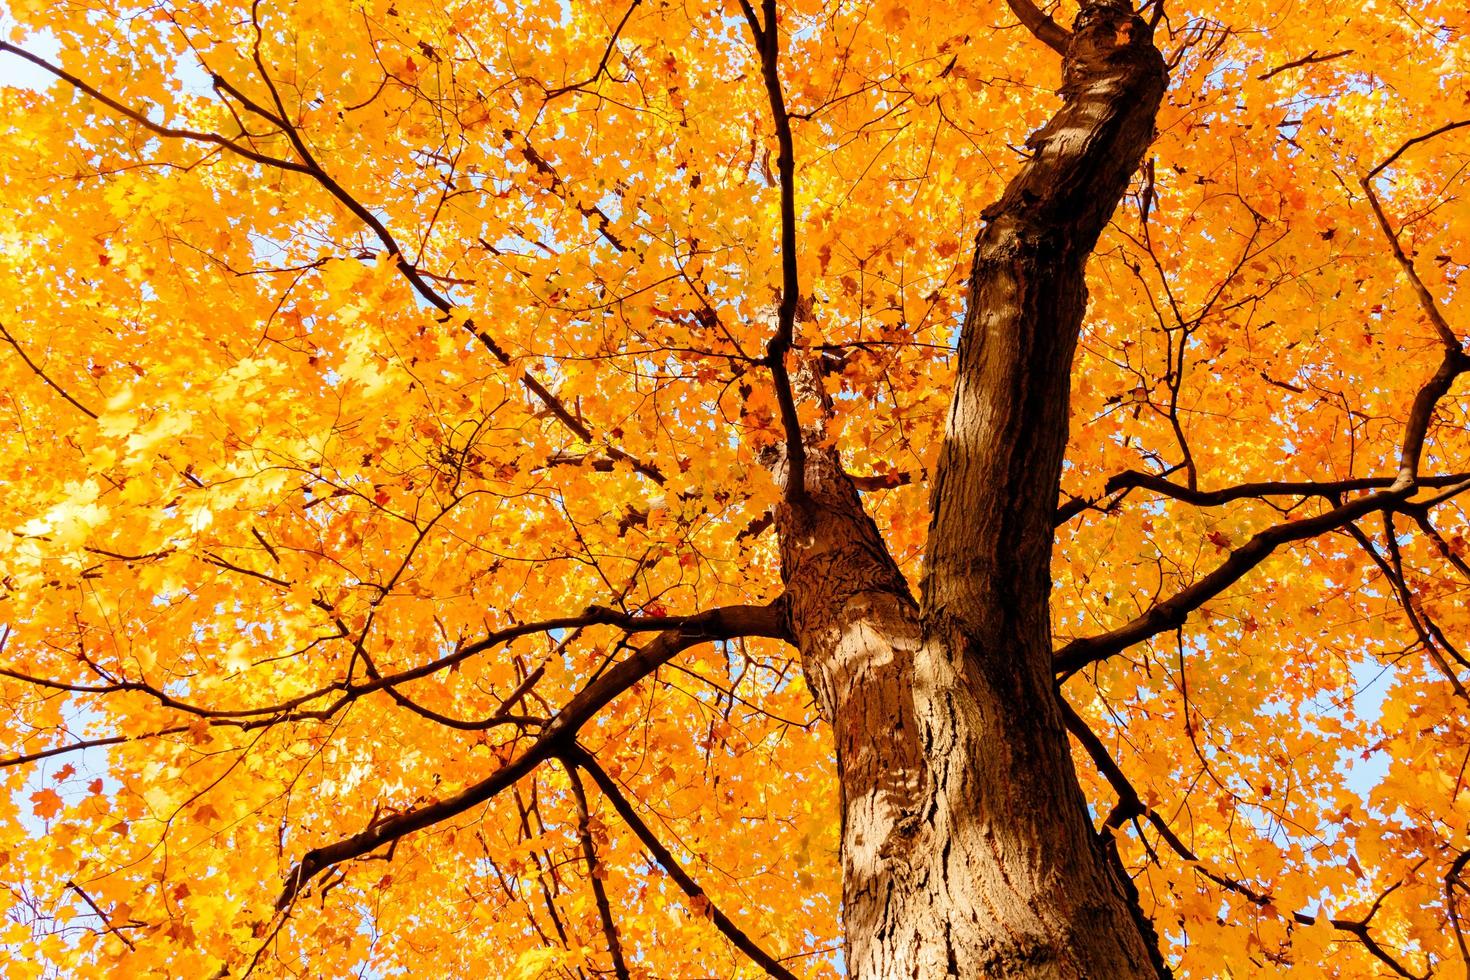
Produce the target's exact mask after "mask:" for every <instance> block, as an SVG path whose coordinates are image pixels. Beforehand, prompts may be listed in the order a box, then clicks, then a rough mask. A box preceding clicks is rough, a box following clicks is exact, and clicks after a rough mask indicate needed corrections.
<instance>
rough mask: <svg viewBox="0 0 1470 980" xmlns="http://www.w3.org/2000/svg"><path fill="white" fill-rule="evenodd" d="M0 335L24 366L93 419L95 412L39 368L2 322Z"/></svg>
mask: <svg viewBox="0 0 1470 980" xmlns="http://www.w3.org/2000/svg"><path fill="white" fill-rule="evenodd" d="M0 337H3V338H4V339H5V342H6V343H7V344H9V345H10V346H11V347H14V348H15V352H16V353H17V354H19V355H20V359H21V360H22V361H25V362H26V367H28V368H30V369H31V373H33V374H34V375H35V376H36V377H38V378H40V379H41V380H42V381H44V382H46V383H47V384H48V385H50V386H51V387H52V388H54V389H55V390H56V393H57V394H58V395H60V396H61V397H62V398H65V399H66V400H67V401H69V402H71V404H72V406H73V407H75V408H76V409H77V410H78V411H79V412H81V413H82V414H83V415H85V416H87V417H88V418H92V419H95V418H96V417H97V413H96V412H94V411H92V410H91V409H90V408H88V407H87V406H85V405H83V404H82V403H81V402H79V401H77V400H76V399H75V398H73V397H72V396H71V395H69V394H67V392H66V389H65V388H63V387H61V385H59V384H57V383H56V382H55V381H52V380H51V376H50V375H48V374H47V373H46V372H45V371H43V370H41V368H40V366H39V365H38V364H36V362H35V361H33V360H31V359H30V357H29V356H27V354H26V352H25V350H24V349H22V348H21V346H20V343H19V342H18V341H17V340H16V339H15V338H14V337H12V336H11V335H10V331H9V330H7V329H6V328H5V324H3V323H0Z"/></svg>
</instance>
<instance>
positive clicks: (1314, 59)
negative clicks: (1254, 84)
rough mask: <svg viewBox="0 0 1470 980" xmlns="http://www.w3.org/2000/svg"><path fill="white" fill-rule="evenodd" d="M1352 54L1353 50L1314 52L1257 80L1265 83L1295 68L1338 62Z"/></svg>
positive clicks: (1264, 74) (1270, 71)
mask: <svg viewBox="0 0 1470 980" xmlns="http://www.w3.org/2000/svg"><path fill="white" fill-rule="evenodd" d="M1352 53H1353V49H1352V48H1348V49H1346V50H1344V51H1334V52H1332V53H1331V54H1318V53H1317V52H1316V51H1313V52H1312V53H1311V54H1308V55H1304V56H1303V57H1300V58H1298V59H1296V60H1295V61H1288V62H1287V63H1286V64H1284V65H1277V66H1276V67H1275V68H1272V69H1270V70H1269V71H1266V72H1264V73H1262V74H1260V75H1257V76H1256V80H1257V81H1262V82H1264V81H1266V80H1267V79H1268V78H1271V77H1273V76H1275V75H1279V74H1281V73H1282V72H1284V71H1291V70H1292V69H1293V68H1301V67H1304V66H1306V65H1320V64H1321V63H1322V62H1324V61H1336V60H1337V59H1338V58H1346V57H1347V56H1348V55H1350V54H1352Z"/></svg>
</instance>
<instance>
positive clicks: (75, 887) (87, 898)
mask: <svg viewBox="0 0 1470 980" xmlns="http://www.w3.org/2000/svg"><path fill="white" fill-rule="evenodd" d="M66 887H67V888H68V889H70V890H71V891H74V892H76V893H77V894H78V895H80V896H81V897H82V901H84V902H86V903H87V905H88V906H89V907H90V908H91V909H92V911H93V912H95V913H97V918H99V919H101V920H102V927H103V928H104V929H106V930H107V931H108V932H110V933H112V934H113V935H114V936H116V937H117V938H119V939H121V940H122V941H123V943H124V944H125V945H126V946H127V947H128V949H131V950H133V951H135V952H136V951H137V949H138V947H137V946H134V945H133V941H132V940H131V939H129V938H128V937H127V936H124V935H123V933H122V930H121V929H119V928H118V927H117V926H115V925H113V924H112V917H111V916H109V915H108V914H107V913H106V912H104V911H102V909H101V908H100V907H99V906H98V905H97V903H96V902H95V901H93V899H92V896H91V895H88V894H87V893H86V891H84V890H83V889H82V886H81V885H79V884H77V883H76V882H75V881H68V882H67V883H66Z"/></svg>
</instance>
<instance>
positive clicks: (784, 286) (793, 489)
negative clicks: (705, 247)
mask: <svg viewBox="0 0 1470 980" xmlns="http://www.w3.org/2000/svg"><path fill="white" fill-rule="evenodd" d="M740 8H741V10H742V11H744V13H745V20H746V23H748V24H749V25H750V32H751V37H752V39H753V40H754V41H755V46H756V50H757V51H758V52H759V53H760V57H761V77H762V79H764V81H765V85H766V99H767V101H768V102H769V103H770V105H771V119H772V121H773V122H774V124H775V127H776V146H777V154H776V173H777V181H778V183H779V185H780V190H781V302H780V305H779V306H778V307H777V308H776V332H775V334H774V335H772V337H771V339H770V341H768V342H767V343H766V356H765V358H764V361H765V364H766V366H767V367H769V368H770V369H771V381H772V384H773V385H774V387H775V390H776V404H777V406H778V407H779V408H780V411H781V425H782V427H783V428H784V429H785V432H786V499H787V500H788V501H790V502H792V503H796V502H798V501H802V500H805V499H806V444H805V442H804V440H803V439H802V434H801V419H800V417H799V416H798V415H797V411H796V395H795V392H794V390H793V388H792V384H791V371H790V368H789V367H788V365H787V363H786V355H787V354H788V353H790V352H791V345H792V341H793V340H794V338H795V335H796V308H797V304H798V302H799V301H800V299H801V277H800V274H799V272H798V269H797V265H796V149H795V143H794V141H793V140H792V136H791V114H790V113H788V112H787V111H786V95H785V93H784V92H783V90H782V88H781V28H780V24H779V23H778V19H777V14H776V0H761V10H762V13H763V15H764V20H765V24H764V26H762V24H761V18H759V17H757V16H756V13H755V9H754V8H753V7H752V6H751V5H750V2H749V0H740Z"/></svg>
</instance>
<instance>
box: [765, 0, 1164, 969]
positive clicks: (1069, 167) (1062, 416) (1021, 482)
mask: <svg viewBox="0 0 1470 980" xmlns="http://www.w3.org/2000/svg"><path fill="white" fill-rule="evenodd" d="M1150 34H1151V32H1150V30H1149V28H1148V27H1147V25H1145V24H1144V23H1143V22H1142V21H1141V20H1140V19H1138V18H1137V17H1136V16H1134V15H1133V13H1132V10H1131V7H1130V6H1128V5H1127V4H1126V3H1124V2H1120V0H1085V2H1084V3H1083V4H1082V10H1081V13H1080V14H1079V16H1078V19H1077V22H1076V25H1075V28H1074V31H1073V34H1072V35H1071V38H1070V41H1069V43H1068V45H1067V53H1066V56H1065V61H1064V82H1063V88H1062V95H1063V98H1064V104H1063V106H1062V108H1061V109H1060V110H1059V111H1058V113H1057V114H1056V116H1055V117H1054V118H1053V119H1052V120H1051V122H1050V123H1048V124H1047V126H1045V127H1044V128H1043V129H1041V130H1040V131H1039V132H1038V133H1036V134H1035V135H1034V136H1033V137H1032V139H1031V140H1030V142H1029V146H1030V148H1031V149H1032V150H1033V151H1034V154H1035V155H1034V156H1033V157H1032V158H1031V159H1030V160H1029V161H1028V162H1027V163H1026V164H1025V165H1024V166H1023V168H1022V170H1021V172H1020V173H1019V174H1018V175H1017V176H1016V177H1015V179H1013V180H1012V181H1011V183H1010V185H1009V186H1008V187H1007V189H1006V191H1005V193H1004V195H1003V196H1002V198H1001V199H1000V201H999V202H997V203H996V204H994V205H993V206H992V207H990V208H989V209H987V211H986V212H985V214H984V217H985V218H986V221H987V224H986V226H985V227H984V228H983V230H982V231H981V232H980V234H979V236H978V237H977V240H976V252H975V261H974V269H973V274H972V278H971V283H970V297H969V307H968V310H967V315H966V320H965V324H964V328H963V332H962V335H961V339H960V347H959V354H958V370H957V375H956V380H955V390H954V397H953V403H952V405H951V410H950V415H949V422H948V426H947V430H946V436H945V444H944V447H943V450H942V453H941V458H940V462H939V467H938V471H937V473H936V476H935V481H934V489H933V498H932V504H931V506H932V513H933V521H932V524H931V527H930V540H929V552H928V561H927V563H926V566H925V577H924V581H923V586H922V603H916V602H915V601H914V599H913V598H912V595H911V593H910V591H909V588H908V584H907V582H906V581H905V580H904V578H903V575H902V573H901V572H900V571H899V569H898V567H897V565H896V564H895V563H894V561H893V560H892V558H891V557H890V556H889V554H888V552H887V550H886V548H885V547H884V544H883V541H882V539H881V537H880V535H879V532H878V530H877V528H876V526H875V525H874V524H873V522H872V521H871V520H870V519H869V518H868V516H867V514H866V513H865V512H864V510H863V507H862V504H861V502H860V500H859V497H858V494H857V492H856V490H855V489H854V488H853V485H852V482H851V481H850V480H849V479H848V477H847V475H846V474H845V473H844V472H843V470H842V468H841V465H840V462H839V460H838V459H837V457H836V455H835V454H834V453H832V452H831V451H828V450H824V449H820V448H818V447H817V445H816V444H815V442H813V443H810V444H809V448H808V451H807V463H806V468H805V490H806V496H805V498H804V499H801V500H797V501H793V502H791V503H790V504H787V505H783V506H782V507H781V508H780V509H779V510H778V514H777V529H778V532H779V535H780V541H781V552H782V565H783V575H784V576H785V578H786V580H787V583H788V595H789V596H790V598H791V606H790V616H791V628H792V635H793V636H794V637H795V639H796V642H797V646H798V648H799V649H800V651H801V654H802V658H803V663H804V665H805V668H806V673H807V676H808V678H809V681H810V683H811V686H812V689H813V691H814V693H815V695H816V697H817V700H818V703H819V706H820V707H821V710H822V711H823V713H824V715H825V717H826V718H827V719H828V720H829V721H830V722H831V724H832V728H833V732H834V737H835V741H836V748H837V762H838V775H839V780H840V784H841V788H842V797H843V799H842V808H843V832H842V862H843V873H844V884H843V906H844V917H845V920H846V930H847V969H848V973H849V975H850V976H852V977H853V978H855V980H879V978H881V980H888V978H895V980H896V978H915V980H930V978H939V977H954V978H980V977H1058V978H1082V977H1090V978H1094V980H1119V978H1131V977H1150V978H1152V977H1158V976H1160V975H1162V974H1165V973H1167V970H1166V969H1165V968H1164V966H1163V964H1162V962H1161V961H1160V959H1159V955H1158V951H1157V943H1156V941H1155V939H1154V936H1153V933H1152V929H1151V927H1149V925H1148V923H1147V922H1145V921H1143V920H1142V919H1141V917H1140V916H1139V914H1138V912H1137V907H1136V904H1135V902H1134V901H1133V900H1132V890H1131V885H1130V884H1129V883H1128V882H1127V881H1126V879H1124V878H1123V877H1122V876H1121V874H1120V869H1117V868H1116V862H1110V859H1109V852H1107V851H1106V850H1105V849H1104V848H1103V847H1102V846H1101V845H1100V844H1099V843H1098V840H1097V837H1096V835H1095V834H1094V832H1093V829H1092V825H1091V822H1090V820H1089V818H1088V816H1087V812H1086V810H1085V807H1084V803H1083V797H1082V793H1081V790H1080V789H1079V787H1078V784H1077V777H1076V773H1075V772H1074V770H1073V768H1072V762H1071V755H1070V752H1069V749H1068V744H1067V737H1066V733H1065V731H1064V729H1063V725H1062V720H1061V715H1060V709H1059V707H1058V702H1057V693H1056V689H1055V684H1054V680H1053V671H1052V665H1051V656H1052V653H1051V651H1052V644H1051V631H1050V620H1049V613H1048V601H1049V592H1050V560H1051V547H1052V537H1053V527H1052V524H1053V514H1054V512H1055V508H1056V502H1057V495H1058V493H1057V488H1058V481H1059V479H1060V473H1061V462H1062V454H1063V451H1064V449H1065V447H1066V442H1067V411H1068V404H1067V403H1068V389H1069V373H1070V370H1071V362H1072V354H1073V350H1074V348H1075V346H1076V341H1077V335H1078V331H1079V329H1080V326H1081V322H1082V316H1083V312H1084V310H1085V307H1086V298H1087V297H1086V289H1085V286H1084V282H1083V267H1084V264H1085V263H1086V260H1087V257H1088V255H1089V254H1090V252H1091V250H1092V248H1093V246H1094V245H1095V244H1096V241H1097V237H1098V235H1099V234H1100V233H1101V230H1102V228H1103V226H1104V225H1105V224H1106V222H1107V220H1108V218H1109V216H1110V215H1111V214H1112V212H1113V210H1114V208H1115V207H1116V206H1117V203H1118V201H1119V200H1120V199H1121V197H1122V195H1123V192H1124V191H1125V189H1126V186H1127V182H1128V180H1129V178H1130V176H1131V175H1132V173H1133V172H1134V170H1135V169H1136V168H1137V166H1138V164H1139V162H1140V160H1141V159H1142V155H1143V152H1144V150H1145V149H1146V148H1147V145H1148V142H1149V139H1150V138H1151V136H1152V132H1153V123H1154V116H1155V113H1156V111H1157V109H1158V104H1159V101H1160V99H1161V97H1162V95H1163V91H1164V86H1165V82H1166V74H1165V68H1164V64H1163V60H1162V58H1161V57H1160V56H1159V54H1158V51H1157V50H1156V49H1155V48H1154V46H1153V43H1152V40H1151V37H1150Z"/></svg>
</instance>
